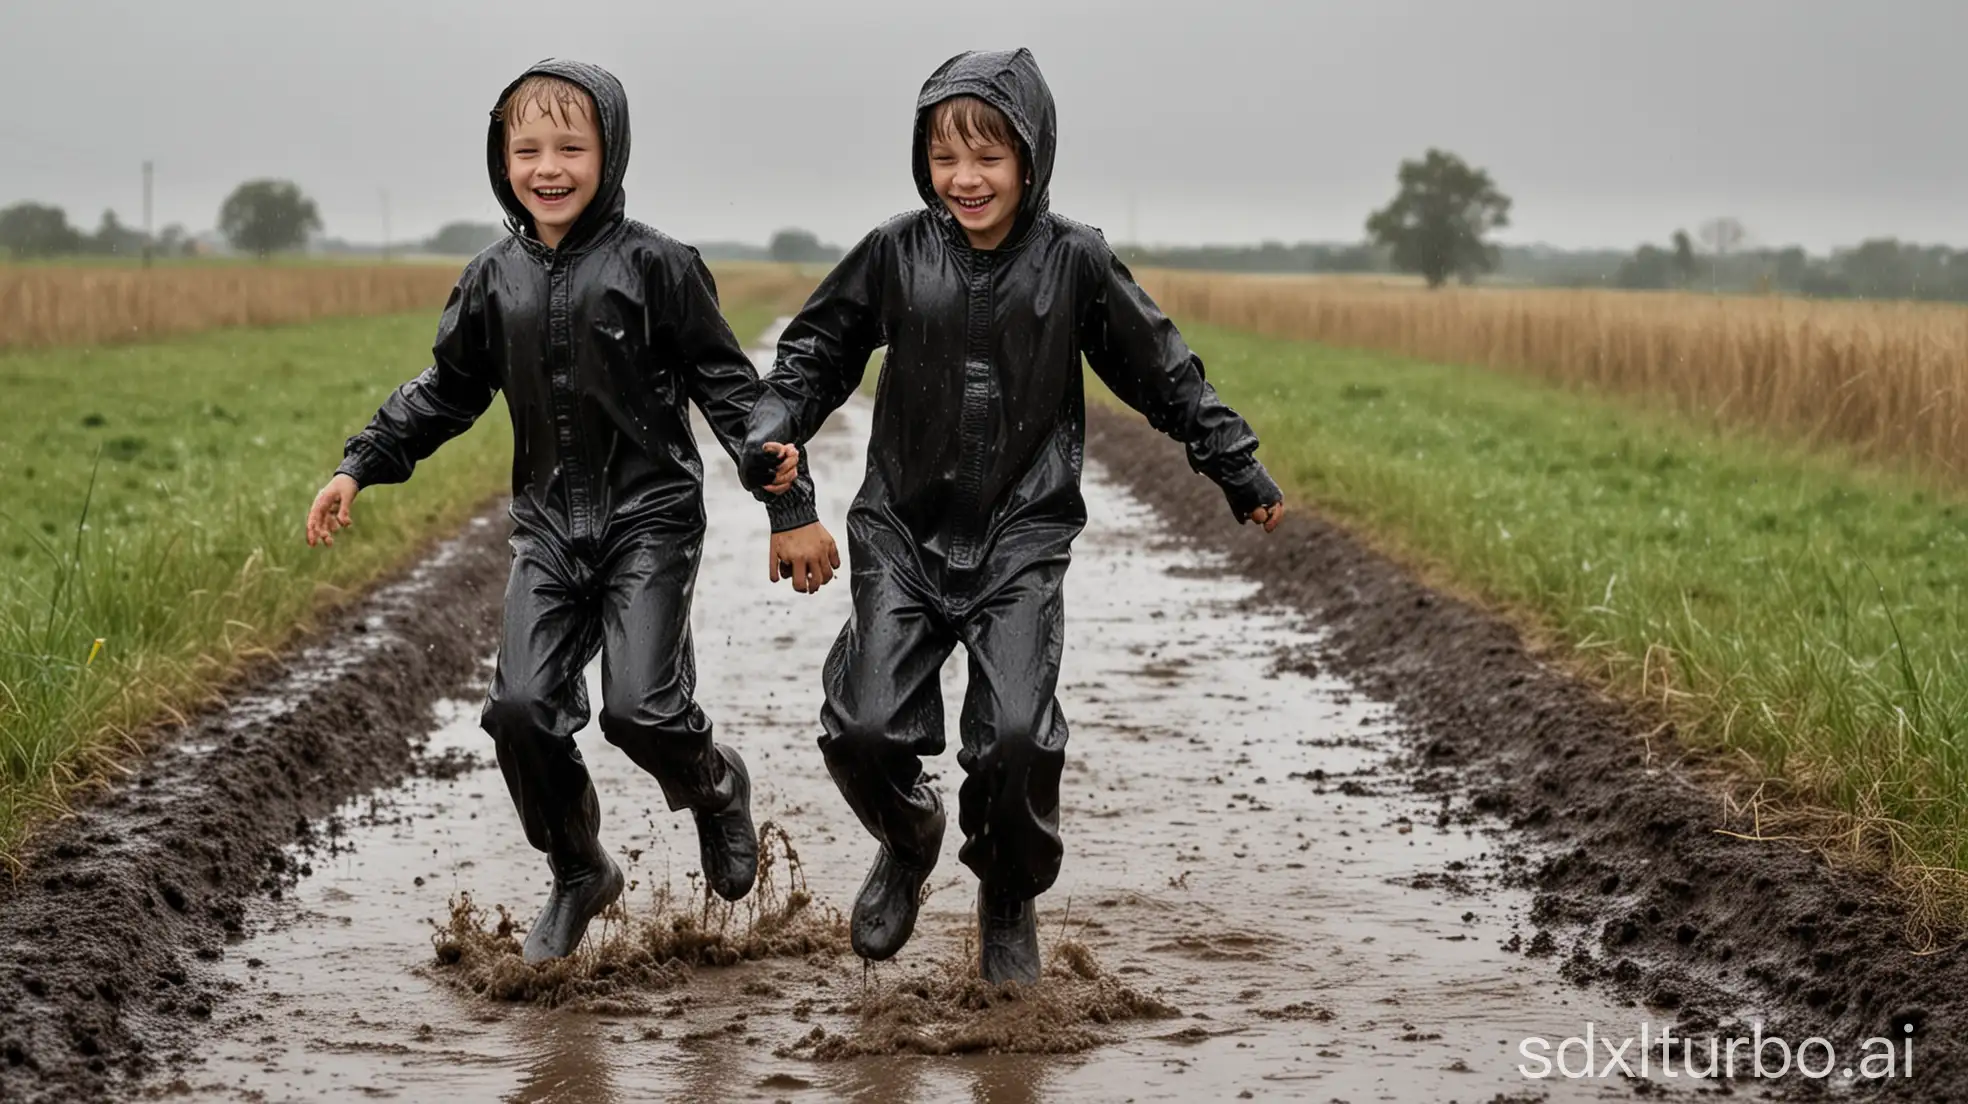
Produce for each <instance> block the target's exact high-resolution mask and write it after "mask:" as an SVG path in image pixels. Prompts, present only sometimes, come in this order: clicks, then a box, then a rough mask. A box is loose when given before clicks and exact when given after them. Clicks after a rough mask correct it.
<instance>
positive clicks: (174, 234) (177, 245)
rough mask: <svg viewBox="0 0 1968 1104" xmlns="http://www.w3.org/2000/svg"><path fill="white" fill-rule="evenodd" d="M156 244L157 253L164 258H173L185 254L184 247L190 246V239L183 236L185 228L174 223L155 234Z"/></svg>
mask: <svg viewBox="0 0 1968 1104" xmlns="http://www.w3.org/2000/svg"><path fill="white" fill-rule="evenodd" d="M156 244H157V251H158V252H159V253H161V254H163V255H164V256H166V257H175V256H177V255H179V254H181V253H184V252H185V247H186V246H187V245H189V244H191V239H190V238H188V237H186V236H185V228H184V227H183V226H182V225H181V224H179V223H175V222H174V223H172V224H171V225H169V226H166V227H165V228H164V229H162V230H159V231H158V232H157V243H156Z"/></svg>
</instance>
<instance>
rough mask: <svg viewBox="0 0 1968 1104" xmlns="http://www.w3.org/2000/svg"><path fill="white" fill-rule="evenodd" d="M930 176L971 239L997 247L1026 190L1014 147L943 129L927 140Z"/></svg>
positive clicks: (981, 246) (979, 245)
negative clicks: (975, 142) (970, 139)
mask: <svg viewBox="0 0 1968 1104" xmlns="http://www.w3.org/2000/svg"><path fill="white" fill-rule="evenodd" d="M929 179H930V183H931V184H932V185H933V186H934V187H935V188H936V194H937V195H939V196H942V197H943V205H944V206H945V207H948V208H949V209H950V213H951V214H952V215H955V216H956V219H957V224H958V225H959V226H962V227H963V228H964V233H965V234H966V235H967V236H969V238H970V244H971V245H973V246H976V247H977V248H979V249H996V248H997V247H998V245H999V244H1000V243H1001V242H1003V241H1004V239H1005V235H1007V234H1009V233H1011V226H1012V222H1013V221H1014V220H1015V219H1016V218H1017V217H1018V201H1019V200H1020V199H1021V198H1023V196H1024V194H1025V185H1024V183H1023V180H1024V176H1023V174H1022V172H1021V170H1020V169H1019V167H1018V151H1017V150H1016V149H1014V148H1013V147H1012V146H1010V145H1008V144H1006V143H1004V142H991V141H989V140H987V139H980V144H978V145H972V144H970V143H969V142H967V141H965V140H964V139H963V138H962V137H961V136H960V135H956V134H950V133H947V132H944V133H937V134H935V135H932V136H931V138H930V141H929Z"/></svg>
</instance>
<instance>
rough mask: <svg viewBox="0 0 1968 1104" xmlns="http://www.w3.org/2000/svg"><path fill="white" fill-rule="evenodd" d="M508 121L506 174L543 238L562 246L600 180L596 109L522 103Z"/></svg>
mask: <svg viewBox="0 0 1968 1104" xmlns="http://www.w3.org/2000/svg"><path fill="white" fill-rule="evenodd" d="M517 114H518V116H519V117H518V118H517V119H514V120H511V121H510V122H509V123H508V124H507V127H506V179H507V180H508V181H509V182H511V184H512V189H513V193H514V194H515V195H517V196H519V201H520V203H522V204H524V205H525V206H526V210H527V211H528V212H529V213H531V214H532V216H533V222H534V225H535V226H536V227H537V228H538V230H539V234H540V240H541V241H542V242H545V243H546V244H547V245H550V246H554V247H558V246H559V245H560V241H561V239H562V238H564V237H566V236H567V231H568V230H569V229H571V228H572V227H573V225H574V220H575V219H578V218H580V217H581V212H582V211H584V210H586V209H587V206H588V201H590V200H592V199H593V198H594V195H595V189H596V188H597V187H598V186H599V185H600V183H601V132H600V131H599V130H598V129H597V128H596V127H595V122H594V110H593V108H592V107H587V106H585V105H584V109H583V110H559V111H553V110H549V109H548V107H547V105H545V104H539V103H526V104H522V105H521V106H520V108H519V111H518V112H517Z"/></svg>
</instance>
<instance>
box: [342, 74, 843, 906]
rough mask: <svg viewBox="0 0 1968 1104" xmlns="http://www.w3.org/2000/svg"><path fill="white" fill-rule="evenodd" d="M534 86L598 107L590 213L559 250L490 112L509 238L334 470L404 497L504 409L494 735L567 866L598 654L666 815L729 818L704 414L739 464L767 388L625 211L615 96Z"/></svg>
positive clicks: (794, 521)
mask: <svg viewBox="0 0 1968 1104" xmlns="http://www.w3.org/2000/svg"><path fill="white" fill-rule="evenodd" d="M536 73H546V74H551V75H554V76H557V77H562V78H565V79H566V80H569V81H571V82H573V83H574V84H577V85H579V86H580V87H582V88H584V89H586V90H587V92H588V94H589V96H590V97H591V98H592V99H593V101H594V103H595V106H596V108H597V110H598V113H599V120H598V122H599V126H600V130H601V136H602V155H603V156H602V170H601V179H600V181H599V184H598V187H597V189H596V192H595V195H594V199H593V200H592V202H590V203H589V205H588V206H587V208H586V209H585V210H584V211H583V212H582V214H581V216H580V218H579V219H578V220H577V221H576V223H575V224H574V225H573V226H572V227H571V228H570V229H569V232H568V234H567V236H566V238H565V239H564V240H563V241H562V242H561V243H560V245H559V248H554V249H550V248H548V247H547V246H545V245H544V244H542V243H541V241H540V240H539V238H538V237H537V235H536V232H535V226H534V224H533V220H532V217H531V216H530V215H529V214H528V213H527V211H526V208H525V207H524V206H523V205H522V204H521V203H520V201H519V198H518V197H517V196H516V195H515V194H514V193H513V189H512V186H511V185H510V184H509V183H508V182H507V180H506V175H505V142H504V127H503V125H502V124H501V123H500V122H499V121H498V119H497V116H496V112H495V113H494V119H493V121H492V123H491V125H490V128H489V130H488V133H487V137H486V157H487V167H488V169H489V170H490V173H491V179H492V190H493V192H494V193H496V194H497V195H498V197H499V202H500V203H501V204H502V205H503V206H504V207H505V209H506V213H507V214H508V216H510V217H509V219H508V222H507V226H508V228H509V229H510V230H511V231H512V234H511V236H510V237H508V238H506V239H505V240H504V241H501V242H500V243H498V244H497V245H494V246H492V247H491V248H489V249H487V250H486V251H485V252H483V253H481V254H479V255H478V257H477V258H475V259H474V260H473V261H472V262H471V264H470V265H469V266H467V267H466V269H465V271H464V274H463V276H462V277H461V278H460V279H459V281H458V285H457V287H456V289H455V290H453V291H452V293H451V297H450V301H449V302H448V303H447V304H446V305H445V308H444V314H443V317H442V319H441V320H440V321H439V324H438V331H437V340H436V343H435V346H434V348H433V350H432V351H433V354H434V362H433V364H432V365H431V367H429V368H427V369H426V370H425V371H424V372H423V374H422V375H420V376H418V377H417V378H416V379H414V380H412V381H410V382H409V383H406V384H404V385H403V386H402V387H400V388H398V389H397V390H396V392H395V393H394V394H392V395H391V396H390V397H389V398H388V400H386V401H385V402H384V403H383V405H382V408H381V410H380V411H378V413H377V414H376V416H375V418H374V420H372V421H371V422H370V423H369V426H368V427H367V428H366V429H364V430H363V431H362V432H361V433H360V434H358V435H356V436H355V437H352V438H350V439H349V441H348V445H347V450H346V456H345V459H344V461H343V463H342V465H341V467H340V468H339V469H338V470H339V471H341V472H343V473H346V474H347V475H349V476H351V477H352V478H354V479H355V481H356V482H357V483H358V484H359V485H361V486H364V487H367V486H371V485H373V484H378V483H399V482H402V481H404V480H406V479H408V478H409V477H410V473H411V469H412V468H413V467H414V466H415V465H416V463H417V462H418V461H419V460H421V459H423V458H424V457H426V456H428V455H430V454H431V452H433V451H434V450H436V449H437V447H438V446H439V445H441V444H443V443H444V442H445V441H447V440H449V439H451V438H452V437H455V436H457V435H458V434H459V433H462V432H464V431H465V430H466V429H468V428H469V427H470V426H471V424H472V423H473V421H474V420H475V419H476V418H477V417H478V416H479V415H480V414H482V413H484V411H485V410H486V409H487V408H488V407H489V406H490V405H491V402H492V397H493V395H494V393H495V392H503V393H504V394H505V397H506V406H507V410H508V413H509V414H510V415H511V417H512V427H513V471H512V494H513V499H512V508H511V515H512V520H513V524H514V529H513V535H512V540H511V544H512V551H513V560H512V574H511V577H510V580H509V583H508V585H507V590H506V604H505V630H504V639H503V641H502V643H501V644H500V647H499V656H498V669H497V672H496V674H495V675H494V677H493V682H492V687H491V691H490V693H489V694H488V696H487V699H486V702H485V707H484V712H483V714H482V718H481V722H482V724H483V726H484V728H485V729H486V731H487V732H488V733H489V734H490V735H491V736H492V738H493V740H494V743H495V746H496V748H497V750H498V758H499V765H500V768H501V770H502V771H503V772H504V774H505V778H506V784H507V786H508V787H509V788H510V790H511V792H512V796H513V802H514V804H515V805H517V806H518V808H519V812H520V816H521V818H522V820H523V821H524V823H525V827H526V836H527V839H528V840H529V841H530V842H531V843H532V844H533V846H535V847H536V848H539V849H541V850H543V851H546V852H547V853H548V854H549V855H550V856H552V857H553V858H554V859H555V860H556V867H557V869H558V866H559V865H560V860H562V859H563V858H568V857H571V858H573V859H576V860H579V859H580V858H581V857H582V856H584V855H591V854H592V852H593V849H594V840H595V838H596V833H597V830H598V828H599V821H600V808H599V806H598V804H597V803H596V800H595V794H594V788H593V786H592V785H591V784H590V782H589V779H588V772H587V768H586V766H585V765H584V764H583V763H582V760H581V754H580V752H579V751H578V750H577V749H576V747H575V743H574V739H573V737H574V734H575V732H576V731H578V730H579V729H580V728H581V727H582V726H583V725H585V724H587V722H588V716H589V703H588V695H587V686H586V682H585V680H584V678H583V672H584V670H585V668H586V667H587V664H588V663H589V662H590V661H591V660H592V659H593V658H594V656H595V654H596V652H597V651H599V652H600V653H601V654H602V657H603V666H602V680H601V684H602V697H603V701H602V706H601V729H602V732H603V733H604V734H605V736H606V737H607V739H608V741H609V742H610V743H612V744H614V745H615V746H617V747H620V748H621V749H622V750H623V751H625V752H627V753H628V755H629V757H630V758H631V759H632V760H634V761H635V762H636V764H637V765H639V766H641V767H642V768H643V769H644V770H646V771H648V772H649V773H650V774H652V775H654V776H655V777H656V780H657V781H658V783H659V784H660V785H661V786H662V789H663V795H664V798H665V800H666V801H667V802H668V803H669V806H670V808H671V809H672V810H676V809H682V808H686V807H688V808H692V809H706V808H710V809H715V808H721V807H723V805H724V804H725V803H726V802H727V801H728V800H730V798H731V796H732V792H733V786H734V785H735V783H734V781H733V779H732V777H731V775H732V772H731V771H729V770H727V769H726V768H727V765H728V763H727V761H726V760H725V758H724V756H722V755H720V754H719V753H718V752H717V751H716V750H715V747H714V744H713V742H712V739H711V722H710V720H709V719H708V718H706V717H705V715H704V712H703V710H702V709H700V708H699V707H698V705H697V703H696V702H695V700H694V699H693V694H694V684H695V669H694V665H693V659H692V648H691V639H690V597H691V588H692V586H693V584H694V582H695V579H696V574H697V566H698V562H699V558H700V552H701V549H702V543H703V533H704V505H703V494H702V490H703V486H702V485H703V476H704V473H703V463H702V461H701V460H700V458H699V456H698V452H697V445H696V442H695V440H694V438H693V437H692V434H691V428H690V415H689V408H688V404H689V403H690V402H692V401H694V402H696V403H697V405H698V407H699V408H700V409H701V410H702V411H703V412H704V415H705V418H706V420H707V421H708V422H709V423H710V425H711V427H712V430H713V432H714V434H715V435H716V436H717V438H718V441H719V443H720V444H721V445H722V446H723V447H724V448H725V450H726V451H727V452H728V453H730V455H731V456H732V458H733V460H734V461H740V457H741V455H742V454H741V453H740V452H739V450H740V449H741V448H742V447H743V437H744V432H745V427H746V424H747V419H748V417H749V416H750V415H751V413H752V407H753V404H754V403H755V401H756V400H757V398H758V396H759V395H760V394H761V392H762V387H761V385H760V383H759V380H758V374H757V371H756V369H755V368H754V367H753V365H752V362H751V360H750V358H748V357H747V356H746V355H745V351H744V349H743V348H742V347H741V346H740V345H739V343H738V341H737V339H736V338H735V337H734V336H733V335H732V332H731V329H730V327H729V326H728V325H727V324H726V323H725V321H724V318H723V316H722V315H721V314H720V313H719V311H718V303H717V289H716V287H715V285H714V283H713V281H712V278H711V274H710V272H709V271H708V270H707V269H706V268H705V266H704V264H703V262H702V261H701V260H700V259H699V257H698V255H697V252H696V250H694V249H692V248H691V247H689V246H686V245H684V244H682V243H680V242H677V241H675V240H673V239H671V238H669V237H666V236H664V235H663V234H661V233H659V232H657V231H655V230H652V229H650V228H649V227H646V226H643V225H642V224H640V223H637V222H634V221H632V220H630V219H628V218H627V217H625V215H624V214H623V206H624V199H623V194H622V177H623V174H624V172H625V171H626V169H627V167H628V161H629V110H628V97H627V95H626V94H625V93H624V92H623V89H622V86H621V84H620V83H619V82H618V81H617V80H616V79H615V78H614V77H613V76H612V75H610V74H609V73H607V72H606V71H604V70H601V69H599V68H596V67H593V66H590V65H583V64H579V63H573V62H561V61H548V62H543V63H541V64H539V65H536V66H534V67H533V68H532V69H530V70H528V72H527V74H526V75H528V76H530V75H532V74H536ZM521 79H522V80H523V79H524V76H522V78H521ZM517 84H518V81H515V82H514V83H513V85H510V86H508V87H507V89H506V92H502V93H501V94H500V101H501V102H503V101H504V99H505V96H506V94H507V93H509V92H510V91H511V90H512V88H513V87H515V86H517ZM772 466H773V465H772V461H771V459H770V458H769V457H768V458H765V459H763V461H761V460H760V458H759V457H757V456H753V457H746V458H745V459H744V460H743V461H742V462H741V477H742V478H743V479H744V481H745V483H746V485H747V486H748V487H749V488H751V489H752V490H753V493H754V495H755V496H756V497H758V498H759V499H760V500H761V501H763V502H765V503H766V507H767V510H768V512H769V515H770V518H771V521H772V526H773V529H774V531H778V530H781V529H789V528H794V527H797V526H800V525H804V524H807V523H810V522H812V521H813V520H814V512H813V487H812V483H811V480H810V479H809V478H808V477H807V476H806V474H805V473H804V471H802V474H801V476H800V480H799V483H798V484H797V485H796V486H795V487H794V488H793V489H792V490H790V491H788V492H786V493H785V494H784V495H782V496H777V497H775V496H772V495H770V494H768V493H767V492H765V491H763V490H761V489H759V488H760V487H761V486H762V485H763V483H765V482H767V481H768V480H769V478H770V470H771V467H772ZM802 467H804V465H802Z"/></svg>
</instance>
